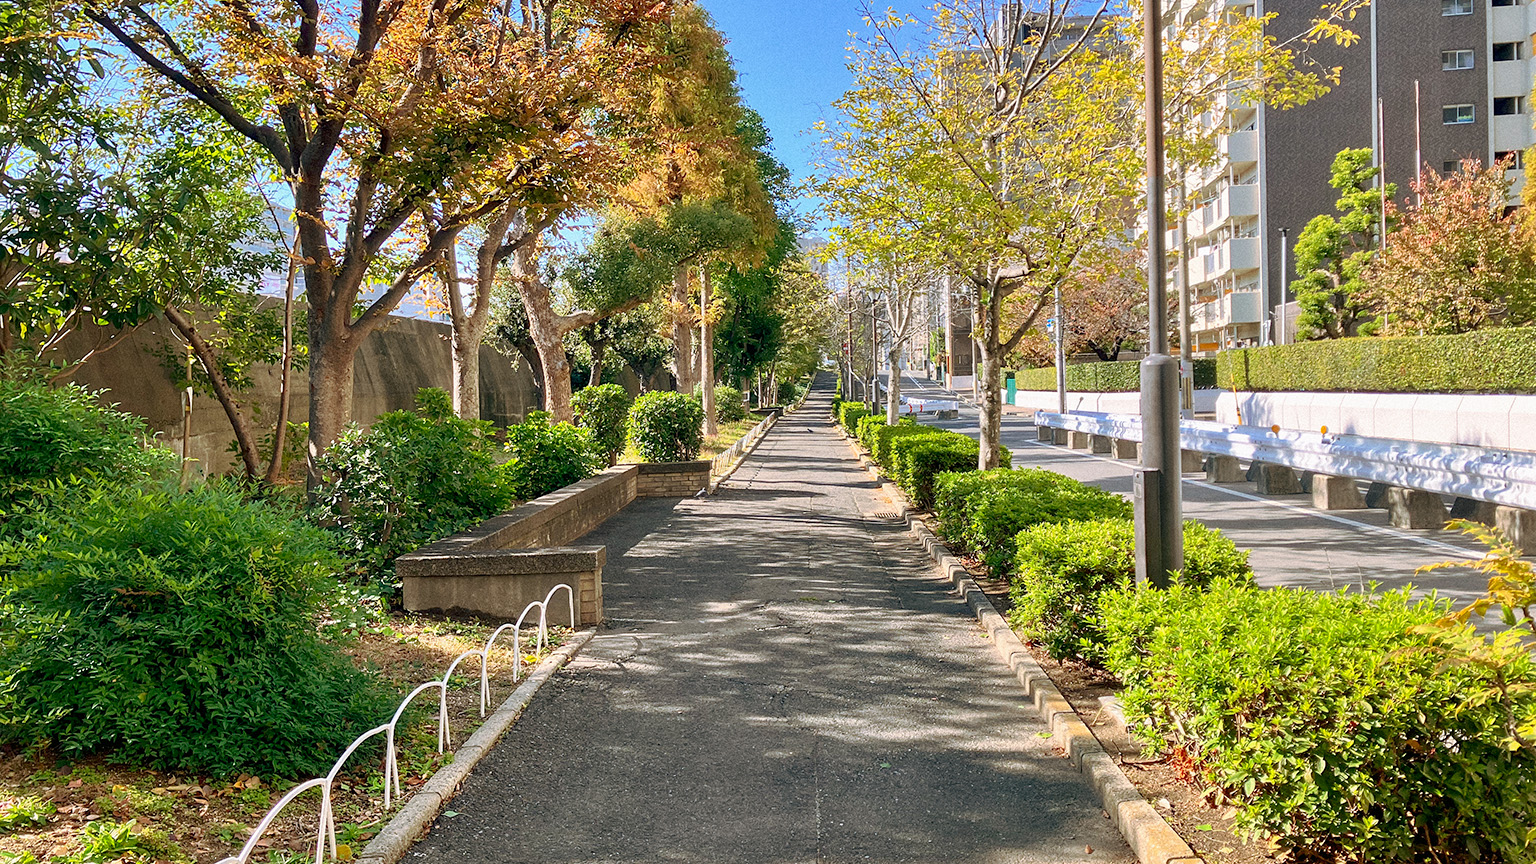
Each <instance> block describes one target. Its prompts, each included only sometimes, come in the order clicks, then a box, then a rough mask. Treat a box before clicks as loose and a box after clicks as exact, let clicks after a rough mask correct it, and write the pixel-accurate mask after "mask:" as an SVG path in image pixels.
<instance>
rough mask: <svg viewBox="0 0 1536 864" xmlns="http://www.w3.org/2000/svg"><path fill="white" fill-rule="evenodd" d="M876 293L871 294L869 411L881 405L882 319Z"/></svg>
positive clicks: (873, 410)
mask: <svg viewBox="0 0 1536 864" xmlns="http://www.w3.org/2000/svg"><path fill="white" fill-rule="evenodd" d="M878 315H879V309H878V307H877V306H876V304H875V295H873V294H871V295H869V393H870V396H869V413H871V414H873V413H875V409H877V408H879V407H880V319H879V317H878Z"/></svg>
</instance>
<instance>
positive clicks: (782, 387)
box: [778, 381, 837, 406]
mask: <svg viewBox="0 0 1536 864" xmlns="http://www.w3.org/2000/svg"><path fill="white" fill-rule="evenodd" d="M809 389H810V384H809V383H807V382H805V381H780V382H779V392H778V400H779V404H780V405H784V406H790V405H797V404H799V402H800V400H801V398H803V397H804V396H805V391H806V390H809ZM833 398H834V399H835V398H837V397H835V396H834V397H833Z"/></svg>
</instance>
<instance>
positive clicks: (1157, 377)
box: [1134, 354, 1184, 588]
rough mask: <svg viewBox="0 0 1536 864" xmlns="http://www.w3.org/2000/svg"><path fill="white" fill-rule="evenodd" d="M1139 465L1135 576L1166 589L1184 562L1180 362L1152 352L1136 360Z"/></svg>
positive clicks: (1137, 475)
mask: <svg viewBox="0 0 1536 864" xmlns="http://www.w3.org/2000/svg"><path fill="white" fill-rule="evenodd" d="M1141 428H1142V436H1143V437H1142V442H1143V446H1142V467H1141V470H1139V471H1137V472H1136V478H1135V495H1134V503H1135V507H1136V581H1138V582H1150V583H1151V584H1152V585H1154V586H1156V587H1158V588H1166V587H1168V583H1169V576H1168V574H1169V572H1171V571H1174V570H1180V569H1183V567H1184V520H1183V517H1182V513H1181V511H1182V509H1183V500H1182V498H1183V495H1182V492H1183V490H1182V488H1181V483H1182V482H1183V478H1182V476H1181V471H1180V468H1181V467H1182V461H1181V453H1180V450H1179V361H1178V360H1177V359H1175V358H1173V357H1170V356H1168V355H1167V354H1151V355H1148V356H1147V358H1146V359H1145V360H1142V361H1141Z"/></svg>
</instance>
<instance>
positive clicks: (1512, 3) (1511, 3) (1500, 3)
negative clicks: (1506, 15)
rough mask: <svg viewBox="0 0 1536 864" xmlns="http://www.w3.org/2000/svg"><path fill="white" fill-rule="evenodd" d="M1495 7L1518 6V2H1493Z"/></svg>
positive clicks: (1516, 0) (1504, 0) (1514, 0)
mask: <svg viewBox="0 0 1536 864" xmlns="http://www.w3.org/2000/svg"><path fill="white" fill-rule="evenodd" d="M1493 5H1495V6H1519V5H1520V0H1493Z"/></svg>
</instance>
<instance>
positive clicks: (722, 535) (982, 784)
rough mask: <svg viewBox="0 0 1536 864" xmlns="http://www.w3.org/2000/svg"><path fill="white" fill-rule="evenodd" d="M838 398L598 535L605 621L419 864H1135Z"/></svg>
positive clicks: (486, 768)
mask: <svg viewBox="0 0 1536 864" xmlns="http://www.w3.org/2000/svg"><path fill="white" fill-rule="evenodd" d="M827 401H828V395H827V394H826V393H825V392H815V393H813V394H812V396H811V398H810V400H809V401H808V403H807V405H806V407H805V409H804V410H802V411H800V412H797V413H796V414H793V415H790V416H788V417H786V418H784V419H783V420H781V421H780V422H779V423H778V424H777V426H776V427H775V428H774V430H773V431H772V432H771V433H770V434H769V435H768V437H767V438H766V439H764V441H763V443H762V444H761V445H760V447H759V449H758V450H757V452H756V453H755V454H753V455H752V456H751V457H750V458H749V459H748V460H747V461H746V462H745V463H744V464H743V465H742V466H741V468H740V469H739V470H738V471H737V473H736V474H735V476H734V477H733V478H732V479H731V480H730V481H729V482H727V483H726V484H725V485H723V486H722V487H721V489H720V490H719V492H717V493H716V494H715V495H714V496H711V497H709V498H706V499H703V500H691V499H690V500H684V501H668V500H659V499H653V500H642V501H638V502H636V503H635V504H634V505H632V506H631V507H630V508H628V509H627V510H626V511H625V512H623V513H621V514H620V515H619V516H617V517H615V518H614V519H612V520H610V521H609V522H608V523H607V524H605V525H604V526H602V527H601V528H599V529H598V530H597V531H595V532H593V533H592V534H590V535H588V536H587V537H586V538H583V542H584V543H596V544H606V545H607V546H608V567H607V569H606V571H605V572H604V583H605V585H604V595H605V599H606V602H607V613H608V616H609V628H608V629H606V630H604V631H603V632H601V633H600V634H599V635H598V637H597V638H596V639H594V640H593V642H592V643H591V645H590V647H588V648H587V649H586V650H585V651H584V652H583V653H582V655H581V656H580V657H579V658H578V659H577V660H576V661H575V662H574V663H572V664H571V666H570V667H569V668H568V669H566V670H565V671H563V672H562V673H561V674H560V675H559V676H557V677H556V678H555V679H554V680H552V681H551V682H550V683H549V684H548V685H546V687H545V688H544V690H543V691H541V693H540V694H539V696H538V698H537V699H535V700H534V702H533V704H532V705H530V706H529V708H528V709H527V711H526V712H525V714H524V715H523V717H522V719H521V720H520V721H519V722H518V724H517V725H516V726H514V727H513V729H512V731H511V732H510V733H508V735H507V736H506V738H504V739H503V740H502V742H501V744H500V745H499V746H498V747H497V749H496V750H495V751H494V752H493V753H492V754H491V755H489V756H488V757H487V758H486V759H485V761H484V762H482V763H481V765H480V767H479V768H477V769H476V771H475V773H474V774H473V775H472V776H471V777H470V779H469V780H468V782H467V783H466V784H465V787H464V790H463V791H462V792H461V793H460V795H459V796H458V797H457V798H455V799H454V800H453V801H452V802H451V803H450V804H449V805H448V808H447V809H448V810H449V811H451V812H454V813H457V814H458V815H456V816H452V817H447V816H445V817H442V818H439V820H438V821H437V824H436V825H435V826H434V828H433V829H432V831H431V834H430V835H429V836H428V837H427V838H426V839H425V840H423V841H422V842H421V843H419V844H417V846H416V847H415V848H414V849H413V850H412V852H411V853H410V854H409V855H407V856H406V859H405V860H408V861H424V862H510V861H517V862H598V861H603V862H610V861H637V862H638V861H647V862H656V861H676V862H802V861H804V862H810V861H816V862H844V861H848V862H852V861H874V862H881V861H890V862H897V861H901V862H929V861H931V862H938V861H944V862H978V864H979V862H987V864H994V862H996V864H1001V862H1053V864H1061V862H1130V861H1133V860H1134V858H1133V856H1132V855H1131V853H1130V851H1129V849H1128V848H1127V847H1126V846H1125V843H1124V841H1123V840H1122V839H1121V837H1120V836H1119V833H1118V832H1117V831H1116V830H1115V829H1114V827H1113V826H1111V825H1110V823H1109V821H1108V820H1107V819H1106V817H1105V815H1104V813H1103V812H1102V810H1101V809H1100V807H1099V805H1098V803H1097V801H1096V799H1095V798H1094V795H1093V791H1092V789H1091V788H1090V787H1089V784H1088V781H1087V780H1086V779H1085V778H1084V777H1083V776H1082V775H1080V774H1078V773H1077V772H1076V771H1075V770H1074V769H1073V767H1072V766H1071V764H1070V763H1069V762H1068V761H1067V760H1066V759H1065V758H1063V756H1062V754H1061V753H1060V752H1059V749H1058V748H1057V747H1056V746H1054V745H1053V743H1052V742H1051V740H1050V739H1049V737H1042V736H1044V735H1046V733H1047V730H1046V728H1045V727H1044V726H1043V725H1042V724H1041V723H1040V721H1039V720H1038V719H1036V717H1035V715H1034V713H1033V710H1032V707H1031V706H1029V705H1028V704H1027V703H1026V699H1025V697H1024V695H1023V693H1022V692H1021V690H1020V688H1019V685H1018V684H1017V683H1016V682H1015V681H1014V680H1013V676H1012V674H1011V673H1010V671H1009V670H1008V669H1007V667H1006V666H1004V665H1003V664H1002V663H1000V662H999V661H998V660H997V658H996V656H995V654H994V652H993V651H992V647H991V645H990V644H989V643H988V642H987V640H986V639H985V636H984V633H983V632H982V631H981V630H980V628H979V627H978V626H977V625H976V623H975V621H974V619H973V618H972V617H971V615H970V614H969V610H968V609H967V608H966V606H965V604H964V603H963V602H962V601H961V600H960V599H959V598H958V597H956V596H955V595H953V594H952V593H951V592H950V591H949V590H948V589H949V585H948V583H947V581H946V580H945V579H944V578H943V577H942V576H940V575H939V574H937V573H936V572H934V571H933V569H932V568H931V564H930V562H929V561H928V559H927V556H926V555H925V554H924V553H923V552H922V550H921V549H919V548H918V547H917V545H916V544H915V543H914V541H913V540H912V539H911V537H910V535H908V534H907V532H906V530H905V527H904V525H903V524H902V523H900V522H895V521H889V520H887V519H884V518H882V517H881V516H880V515H878V514H882V513H889V512H893V511H894V510H895V504H894V502H893V501H891V500H889V499H888V498H886V497H885V496H884V495H883V493H881V492H880V491H879V490H878V488H877V487H876V484H875V483H874V482H873V481H871V480H870V479H869V478H868V476H867V475H866V474H865V473H864V472H863V471H862V470H861V469H860V468H859V466H858V463H857V462H855V461H854V460H853V458H852V457H851V455H850V454H849V451H848V448H847V445H846V444H845V443H843V442H842V441H841V440H840V439H838V438H837V436H836V433H835V431H834V430H833V429H832V427H831V424H830V422H829V421H828V420H827V419H826V414H827V410H826V406H827ZM1090 849H1091V850H1092V851H1089V850H1090Z"/></svg>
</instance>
